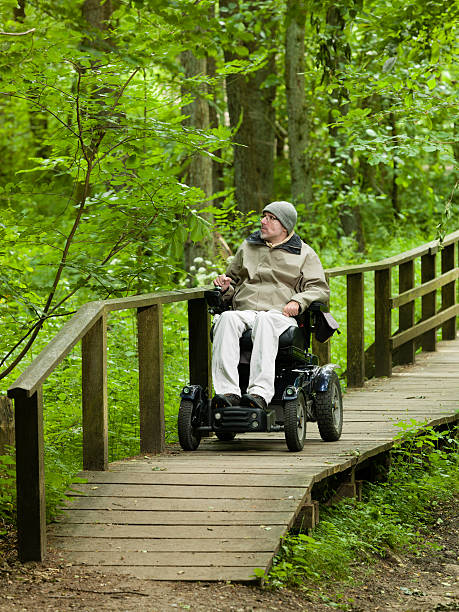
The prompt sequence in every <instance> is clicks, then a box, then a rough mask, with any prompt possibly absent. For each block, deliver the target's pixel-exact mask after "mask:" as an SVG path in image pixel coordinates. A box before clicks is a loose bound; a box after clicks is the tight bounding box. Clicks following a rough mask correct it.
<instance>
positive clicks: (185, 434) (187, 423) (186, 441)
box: [177, 400, 201, 451]
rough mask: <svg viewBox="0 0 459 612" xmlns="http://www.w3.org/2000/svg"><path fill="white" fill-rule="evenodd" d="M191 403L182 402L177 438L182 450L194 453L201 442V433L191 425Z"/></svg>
mask: <svg viewBox="0 0 459 612" xmlns="http://www.w3.org/2000/svg"><path fill="white" fill-rule="evenodd" d="M192 417H193V402H190V400H182V401H181V402H180V408H179V413H178V424H177V425H178V437H179V442H180V446H181V447H182V448H183V450H186V451H194V450H196V449H197V448H198V446H199V443H200V442H201V432H200V431H197V430H196V429H195V428H194V427H193V425H192Z"/></svg>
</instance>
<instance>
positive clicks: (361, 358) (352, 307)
mask: <svg viewBox="0 0 459 612" xmlns="http://www.w3.org/2000/svg"><path fill="white" fill-rule="evenodd" d="M346 282H347V385H348V387H363V383H364V381H365V346H364V277H363V272H358V273H357V274H348V275H347V276H346Z"/></svg>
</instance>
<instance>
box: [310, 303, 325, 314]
mask: <svg viewBox="0 0 459 612" xmlns="http://www.w3.org/2000/svg"><path fill="white" fill-rule="evenodd" d="M324 308H326V305H325V304H324V303H323V302H311V303H310V304H309V306H308V310H309V311H310V312H319V311H323V309H324Z"/></svg>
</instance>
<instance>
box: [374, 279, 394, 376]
mask: <svg viewBox="0 0 459 612" xmlns="http://www.w3.org/2000/svg"><path fill="white" fill-rule="evenodd" d="M390 273H391V271H390V268H384V269H382V270H377V271H376V272H375V374H376V376H390V375H391V373H392V352H391V348H392V347H391V344H390V335H391V309H390V304H389V300H390V294H391V276H390Z"/></svg>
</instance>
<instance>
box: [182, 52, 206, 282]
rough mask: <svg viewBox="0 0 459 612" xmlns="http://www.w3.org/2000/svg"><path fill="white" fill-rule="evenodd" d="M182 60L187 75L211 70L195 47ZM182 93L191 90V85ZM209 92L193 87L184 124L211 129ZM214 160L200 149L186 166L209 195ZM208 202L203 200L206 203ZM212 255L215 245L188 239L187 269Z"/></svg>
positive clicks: (191, 181) (188, 179)
mask: <svg viewBox="0 0 459 612" xmlns="http://www.w3.org/2000/svg"><path fill="white" fill-rule="evenodd" d="M181 62H182V66H183V68H184V71H185V76H186V77H187V78H191V77H195V76H198V75H203V76H204V75H205V74H206V73H207V62H206V58H205V57H196V56H195V55H194V54H193V53H192V52H191V51H184V52H183V53H182V54H181ZM182 93H189V91H188V89H186V90H183V88H182ZM206 93H207V87H206V85H205V84H202V85H200V86H198V88H197V90H195V91H193V94H194V95H195V98H194V100H193V101H192V102H190V104H187V105H186V106H184V107H183V109H182V113H183V114H184V115H187V117H186V119H184V121H183V125H185V126H186V125H188V126H192V127H195V128H197V129H200V130H207V129H209V126H210V116H209V103H208V102H207V100H206V98H205V97H204V95H203V94H206ZM212 172H213V168H212V160H211V158H210V157H208V156H207V155H203V154H202V153H199V152H198V151H197V152H195V153H194V154H193V155H192V157H191V159H190V160H189V163H188V166H187V168H186V173H185V177H184V180H185V182H186V183H187V184H188V185H190V186H191V187H198V188H199V189H201V190H202V191H203V192H204V194H205V198H209V197H210V196H211V195H212ZM206 204H207V202H205V201H204V202H203V205H204V206H205V205H206ZM211 255H212V246H210V247H209V244H204V243H193V242H191V240H190V239H188V240H187V242H186V243H185V255H184V257H185V270H187V271H189V270H190V267H191V266H192V265H193V262H194V260H195V259H196V257H203V258H205V257H209V256H211Z"/></svg>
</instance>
